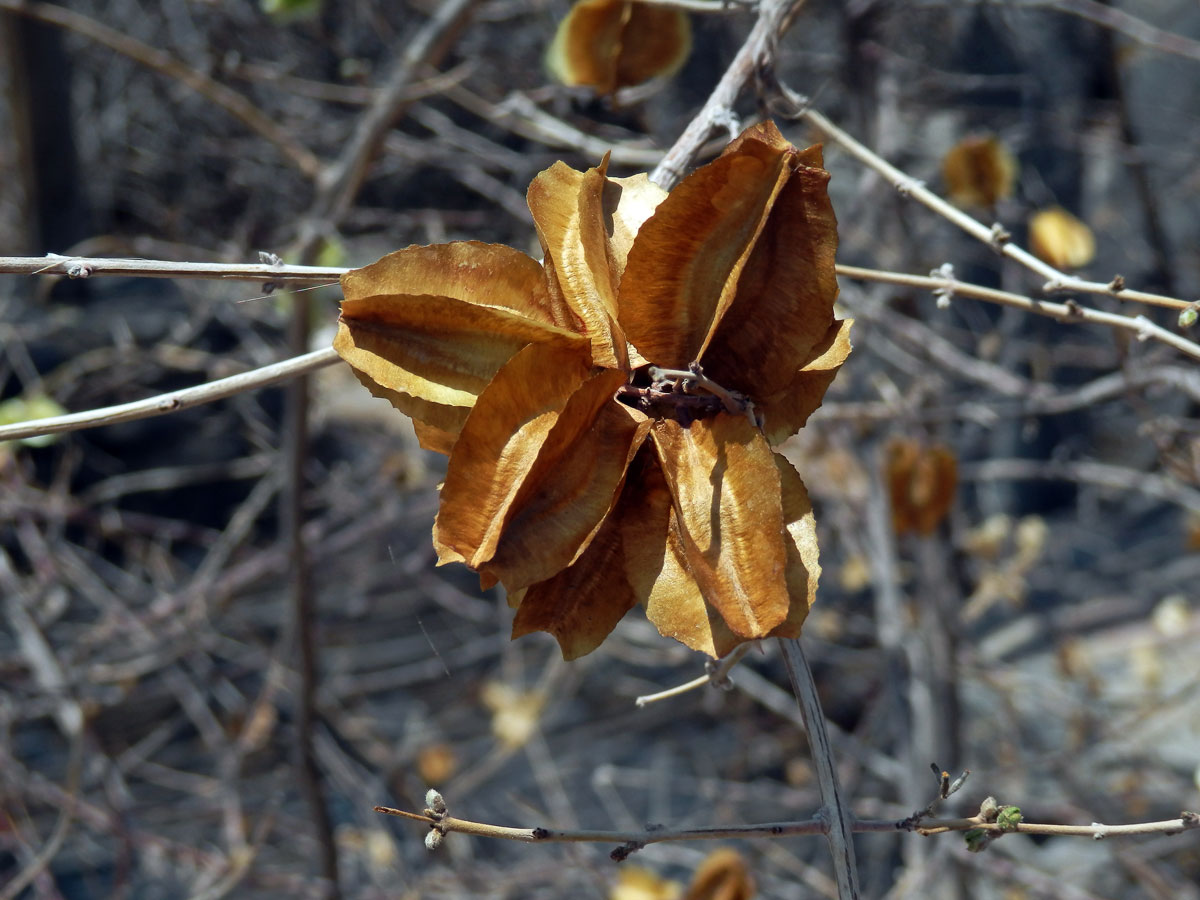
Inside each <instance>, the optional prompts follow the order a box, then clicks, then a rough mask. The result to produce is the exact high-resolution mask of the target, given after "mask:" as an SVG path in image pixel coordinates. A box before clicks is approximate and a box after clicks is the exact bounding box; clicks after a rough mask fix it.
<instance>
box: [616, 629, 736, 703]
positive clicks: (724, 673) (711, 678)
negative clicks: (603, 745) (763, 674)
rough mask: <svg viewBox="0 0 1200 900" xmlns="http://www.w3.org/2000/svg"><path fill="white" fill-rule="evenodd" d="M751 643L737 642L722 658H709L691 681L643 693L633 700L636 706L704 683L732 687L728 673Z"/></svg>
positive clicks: (689, 689)
mask: <svg viewBox="0 0 1200 900" xmlns="http://www.w3.org/2000/svg"><path fill="white" fill-rule="evenodd" d="M753 646H754V645H753V644H752V643H749V642H747V643H745V644H738V645H737V646H736V647H735V648H734V649H733V652H732V653H730V654H729V655H728V656H726V657H724V658H723V659H720V660H717V661H716V662H713V661H712V660H709V661H708V662H706V663H705V664H704V674H703V675H701V676H700V677H699V678H693V679H692V680H691V681H687V682H684V683H683V684H679V685H676V686H675V687H673V688H667V689H666V690H665V691H658V692H657V693H654V694H643V695H642V696H640V697H638V698H637V699H635V700H634V701H633V702H634V703H636V704H637V705H638V706H646V705H647V704H650V703H657V702H658V701H659V700H669V699H670V698H672V697H678V696H680V695H681V694H686V693H688V692H689V691H694V690H696V688H701V687H704V686H705V685H706V684H711V685H714V686H717V687H732V686H733V684H732V681H730V678H729V673H730V672H731V671H733V667H734V666H736V665H737V664H738V663H739V662H741V660H742V657H743V656H745V655H746V654H747V653H748V652H749V650H750V648H751V647H753Z"/></svg>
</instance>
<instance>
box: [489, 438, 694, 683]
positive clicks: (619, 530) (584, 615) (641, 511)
mask: <svg viewBox="0 0 1200 900" xmlns="http://www.w3.org/2000/svg"><path fill="white" fill-rule="evenodd" d="M670 509H671V495H670V493H669V492H668V491H667V487H666V483H665V481H664V480H663V477H662V473H661V472H660V471H659V470H658V465H657V462H656V460H655V458H654V453H653V451H651V450H650V448H649V447H645V448H643V450H642V451H641V452H640V453H638V454H637V456H636V457H635V459H634V461H633V462H632V463H631V464H630V467H629V477H628V478H627V480H626V483H625V487H624V489H623V490H622V491H621V495H620V497H619V499H618V500H617V503H616V506H614V508H613V510H612V513H611V514H610V515H609V516H607V517H606V518H605V519H604V523H603V524H602V525H601V526H600V530H599V531H598V532H597V533H596V535H595V537H594V538H593V539H592V541H591V543H590V544H588V546H587V549H586V550H584V551H583V553H582V554H581V555H580V556H579V558H578V559H576V560H575V561H574V562H573V563H572V564H571V565H570V566H568V567H567V568H565V569H563V570H562V571H561V572H559V573H557V574H556V575H554V576H553V577H551V578H549V579H547V580H546V581H543V582H540V583H538V584H535V585H533V586H531V587H529V588H527V589H526V588H523V589H521V590H519V591H517V592H515V593H516V594H517V597H518V602H519V604H520V605H519V606H518V608H517V615H516V617H515V618H514V620H513V632H512V634H513V637H514V638H517V637H521V636H522V635H525V634H530V633H531V632H534V631H547V632H549V633H550V634H552V635H554V637H555V638H556V639H557V640H558V643H559V646H560V647H561V648H562V653H563V658H564V659H575V658H577V657H579V656H583V655H584V654H585V653H590V652H591V651H593V650H595V649H596V648H597V647H598V646H600V643H601V642H602V641H603V640H604V639H605V638H606V637H608V635H609V633H610V632H611V631H612V630H613V629H614V628H615V627H616V626H617V623H618V622H619V621H621V618H622V616H624V615H625V613H627V612H628V611H629V610H631V609H632V608H633V607H634V606H635V605H637V604H638V603H639V602H644V601H645V598H646V595H647V593H648V592H649V589H650V587H651V586H653V585H655V584H657V583H658V581H659V579H658V578H657V577H656V574H655V571H654V570H653V569H652V568H651V567H650V566H652V565H653V563H654V559H655V551H654V549H653V548H655V547H658V548H659V551H658V554H657V556H658V559H660V560H661V558H662V553H661V548H662V546H663V542H664V540H665V537H666V527H667V517H668V515H669V514H670ZM647 562H649V563H650V566H648V565H647Z"/></svg>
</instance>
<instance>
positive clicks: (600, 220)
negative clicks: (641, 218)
mask: <svg viewBox="0 0 1200 900" xmlns="http://www.w3.org/2000/svg"><path fill="white" fill-rule="evenodd" d="M606 168H607V160H606V161H605V163H604V164H603V165H601V166H600V167H598V168H595V169H588V170H587V171H586V172H577V171H575V170H574V169H572V168H571V167H570V166H568V165H566V164H565V163H561V162H559V163H555V164H554V165H553V166H551V167H550V168H549V169H547V170H546V171H544V172H542V173H540V174H539V175H538V176H537V177H536V178H534V180H533V183H532V184H530V185H529V192H528V201H529V209H530V212H532V213H533V221H534V224H535V225H536V226H537V232H538V238H539V239H540V240H541V242H542V249H543V251H544V252H545V256H546V258H545V261H544V263H543V265H544V266H545V268H546V271H547V273H548V274H549V275H550V276H551V277H550V278H549V284H550V293H551V294H552V295H555V294H557V295H559V296H561V298H562V302H563V303H564V304H565V305H566V307H567V308H568V309H570V310H571V312H572V313H573V314H574V316H575V318H576V320H577V321H578V322H580V323H582V328H581V329H580V330H581V331H582V333H583V334H586V335H587V336H588V338H589V340H590V341H591V346H592V361H593V362H594V363H595V364H596V365H598V366H608V367H610V368H621V369H623V368H625V367H626V365H627V364H628V355H627V353H626V348H625V335H624V332H622V331H621V328H620V326H619V325H618V324H617V285H616V281H615V280H614V279H613V277H612V273H611V271H610V270H609V266H608V259H609V253H610V251H609V248H608V235H607V234H606V233H605V230H604V220H605V217H606V212H605V209H604V185H605V178H604V172H605V169H606Z"/></svg>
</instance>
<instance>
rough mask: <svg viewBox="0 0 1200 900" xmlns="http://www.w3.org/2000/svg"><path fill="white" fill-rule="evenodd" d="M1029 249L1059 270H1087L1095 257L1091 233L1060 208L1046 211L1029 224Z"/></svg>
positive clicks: (1094, 244) (1094, 241)
mask: <svg viewBox="0 0 1200 900" xmlns="http://www.w3.org/2000/svg"><path fill="white" fill-rule="evenodd" d="M1029 247H1030V249H1031V250H1033V252H1034V253H1035V254H1036V255H1037V256H1038V257H1039V258H1040V259H1043V260H1045V261H1046V262H1048V263H1050V265H1052V266H1054V267H1055V268H1056V269H1077V268H1079V267H1080V266H1086V265H1087V264H1088V263H1090V262H1091V261H1092V259H1093V257H1095V255H1096V239H1095V237H1094V236H1093V235H1092V229H1090V228H1088V227H1087V226H1086V225H1084V224H1083V222H1081V221H1079V219H1077V218H1075V216H1073V215H1071V214H1070V213H1069V212H1067V211H1066V210H1065V209H1063V208H1062V207H1061V206H1052V207H1050V208H1049V209H1043V210H1042V211H1041V212H1039V213H1037V214H1036V215H1034V217H1033V218H1032V219H1030V220H1029Z"/></svg>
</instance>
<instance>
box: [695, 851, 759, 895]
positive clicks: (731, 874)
mask: <svg viewBox="0 0 1200 900" xmlns="http://www.w3.org/2000/svg"><path fill="white" fill-rule="evenodd" d="M755 893H757V889H756V887H755V884H754V878H753V876H752V875H751V874H750V867H749V866H747V865H746V860H744V859H743V858H742V855H741V854H740V853H738V852H737V851H736V850H733V849H732V848H730V847H721V848H718V849H717V850H714V851H713V852H712V853H710V854H708V856H706V857H705V858H704V861H703V862H702V863H700V865H699V867H698V868H697V869H696V874H694V875H693V876H692V883H691V884H690V885H688V889H687V893H686V894H684V900H752V898H753V897H754V895H755Z"/></svg>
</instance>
